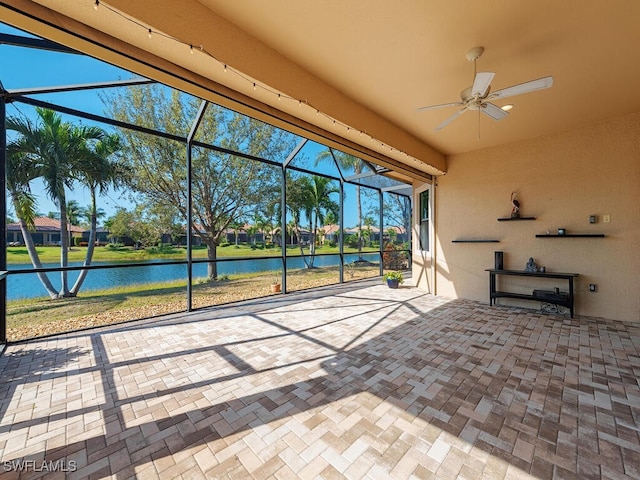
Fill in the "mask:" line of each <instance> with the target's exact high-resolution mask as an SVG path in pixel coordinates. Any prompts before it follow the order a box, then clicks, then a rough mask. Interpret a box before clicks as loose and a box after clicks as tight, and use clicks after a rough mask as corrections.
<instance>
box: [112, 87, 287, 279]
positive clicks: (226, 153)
mask: <svg viewBox="0 0 640 480" xmlns="http://www.w3.org/2000/svg"><path fill="white" fill-rule="evenodd" d="M108 101H109V103H108V108H109V110H110V113H111V115H112V116H113V117H114V118H116V119H118V120H121V121H124V122H127V123H131V124H136V125H143V126H145V127H148V128H153V129H156V130H160V131H164V132H169V133H172V134H175V135H184V132H188V131H189V130H190V128H191V124H192V122H193V121H194V119H195V117H196V112H197V110H198V108H199V106H200V103H201V101H200V100H199V99H196V98H194V97H189V96H186V95H183V94H181V93H179V92H177V91H173V93H172V94H171V95H170V96H167V95H166V94H165V90H163V89H162V87H160V86H157V85H147V86H136V87H130V88H129V89H127V90H126V91H124V92H121V93H119V94H114V95H113V96H112V97H110V98H109V99H108ZM121 136H122V141H123V145H124V148H125V152H126V158H127V161H128V162H129V164H130V165H131V167H132V169H134V170H135V175H134V176H133V179H132V186H133V188H134V189H135V190H136V191H137V192H138V193H139V194H140V195H141V197H142V199H143V201H144V202H146V203H148V204H161V205H166V206H167V208H174V209H175V211H176V213H177V214H178V216H179V218H181V219H183V221H184V219H187V218H188V215H187V213H188V212H187V205H188V202H187V200H188V199H187V182H188V178H187V165H186V156H187V150H186V143H184V142H177V141H173V140H166V139H161V138H159V137H157V136H151V135H148V134H144V133H140V132H138V131H133V130H122V132H121ZM293 139H294V137H293V136H292V135H290V134H288V133H286V132H283V131H281V130H279V129H277V128H275V127H272V126H270V125H267V124H264V123H262V122H258V121H256V120H254V119H251V118H249V117H246V116H244V115H241V114H238V113H235V112H231V111H229V110H227V109H224V108H222V107H219V106H217V105H213V104H210V105H209V106H208V107H207V111H206V113H205V116H204V118H203V120H202V122H201V124H200V126H199V129H198V132H197V135H196V140H197V141H198V142H199V145H201V144H206V145H218V146H220V147H222V148H223V149H224V150H222V151H216V150H213V149H209V148H206V147H203V146H196V147H193V148H192V155H191V159H192V167H191V169H192V178H191V191H192V192H193V197H192V205H193V210H192V215H193V217H192V218H193V220H192V223H191V225H189V228H191V231H192V232H194V234H195V235H198V236H199V237H200V238H201V239H202V242H203V243H204V244H205V245H206V246H207V258H208V260H209V263H208V270H207V275H208V277H209V279H211V280H215V279H216V278H217V265H216V258H217V247H218V245H219V243H220V242H221V239H222V237H223V235H224V234H225V232H226V230H227V229H228V228H229V226H230V224H231V223H232V222H233V221H234V220H236V219H240V218H248V217H249V215H250V214H251V213H252V212H254V211H256V210H260V207H261V205H263V204H264V202H265V201H267V199H268V198H269V195H270V192H272V191H274V190H275V187H276V186H277V184H278V181H279V180H278V175H277V174H278V170H277V169H275V168H273V167H271V166H269V165H268V164H266V163H263V162H260V161H255V160H252V159H250V158H245V157H240V156H237V155H233V154H232V153H230V152H232V151H242V152H245V153H247V154H248V155H250V156H252V157H260V158H267V159H268V158H283V157H284V154H283V152H286V153H288V152H290V151H291V150H292V149H293V147H294V143H293Z"/></svg>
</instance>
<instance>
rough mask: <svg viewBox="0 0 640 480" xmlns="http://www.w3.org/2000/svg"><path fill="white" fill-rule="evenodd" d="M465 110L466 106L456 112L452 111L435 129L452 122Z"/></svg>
mask: <svg viewBox="0 0 640 480" xmlns="http://www.w3.org/2000/svg"><path fill="white" fill-rule="evenodd" d="M466 111H467V107H464V108H463V109H462V110H458V111H457V112H456V113H454V114H453V115H451V116H450V117H449V118H447V119H446V120H445V121H444V122H442V123H441V124H440V125H438V126H437V127H436V130H442V129H443V128H444V127H446V126H447V125H449V124H450V123H451V122H453V121H454V120H455V119H456V118H458V117H459V116H460V115H462V114H463V113H464V112H466Z"/></svg>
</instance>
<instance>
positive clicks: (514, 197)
mask: <svg viewBox="0 0 640 480" xmlns="http://www.w3.org/2000/svg"><path fill="white" fill-rule="evenodd" d="M511 205H513V208H512V209H511V218H520V202H519V201H518V192H511Z"/></svg>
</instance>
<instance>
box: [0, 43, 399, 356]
mask: <svg viewBox="0 0 640 480" xmlns="http://www.w3.org/2000/svg"><path fill="white" fill-rule="evenodd" d="M0 44H6V45H12V46H18V47H27V48H37V49H43V50H50V51H55V52H62V53H70V54H78V55H83V54H82V53H81V52H76V51H73V50H71V49H69V48H67V47H64V46H60V45H58V44H56V43H54V42H50V41H48V40H45V39H38V38H31V37H20V36H17V35H10V34H1V33H0ZM151 84H161V83H160V82H158V81H155V80H150V79H146V78H134V79H129V80H117V81H111V82H109V81H107V82H90V83H85V84H75V85H59V86H45V87H34V88H18V89H9V90H7V89H5V88H4V86H3V85H2V82H1V81H0V93H1V95H2V99H1V101H0V103H1V105H0V116H1V118H2V120H3V121H2V127H1V128H2V130H1V131H0V136H1V137H2V140H1V142H2V144H1V145H0V149H1V152H0V155H1V157H0V163H1V167H0V168H1V169H2V171H1V172H0V173H1V174H2V178H3V179H4V178H5V174H6V128H5V123H4V120H5V118H6V104H8V103H12V102H19V103H24V104H28V105H31V106H34V107H42V108H46V109H50V110H53V111H57V112H60V113H64V114H67V115H71V116H73V117H78V118H84V119H87V120H91V121H95V122H98V123H101V124H106V125H110V126H113V127H117V128H124V129H131V130H135V131H138V132H142V133H147V134H150V135H155V136H159V137H162V138H165V139H169V140H174V141H177V142H182V143H185V144H186V145H187V146H188V148H187V155H188V156H190V154H191V147H192V146H197V147H201V148H206V149H209V150H213V151H217V152H219V153H224V154H229V155H234V156H237V157H240V158H245V159H247V160H254V161H259V162H262V163H266V164H270V165H273V166H277V167H281V168H282V170H283V172H285V171H287V170H295V171H299V172H302V173H306V174H310V175H320V176H323V177H327V178H331V179H333V180H337V181H339V182H340V195H341V198H342V197H343V195H344V190H343V184H344V183H350V184H354V185H358V186H365V187H367V188H371V189H373V190H377V191H378V192H379V194H380V204H381V205H380V206H381V207H382V203H383V197H382V194H383V192H385V191H394V190H397V189H398V188H400V189H404V188H411V186H410V185H407V184H405V183H403V182H400V181H398V180H395V179H389V180H391V181H392V182H393V183H395V184H396V185H395V186H392V187H385V188H379V187H376V186H372V185H366V184H362V183H360V182H359V180H360V179H361V178H364V177H371V176H377V175H383V174H385V173H390V172H392V170H391V169H388V168H386V167H380V166H378V165H375V164H373V163H371V162H369V161H366V160H364V159H362V158H360V157H356V156H354V158H357V159H358V160H360V161H361V162H363V164H364V165H366V167H367V169H368V170H367V172H364V175H363V173H360V174H356V175H345V174H344V172H343V169H342V168H341V166H340V164H339V162H338V161H337V159H336V156H335V151H336V149H335V148H334V147H331V146H328V145H324V147H326V148H327V149H328V150H329V152H330V154H331V155H330V156H331V159H332V162H333V164H334V166H335V167H336V169H337V171H338V172H339V178H338V177H336V176H334V175H330V174H326V173H322V172H316V171H312V170H309V169H305V168H300V167H298V166H294V165H291V162H292V161H293V160H295V158H296V156H297V155H298V154H299V153H300V151H301V150H302V148H303V147H304V145H305V144H307V143H308V142H314V143H317V142H315V141H314V140H310V139H309V138H305V137H301V136H299V135H297V134H295V133H293V132H290V133H291V134H293V135H296V136H298V137H299V138H300V139H301V140H300V141H299V142H298V144H297V145H296V147H294V149H293V150H292V151H291V152H290V153H289V155H288V156H287V158H286V160H285V161H283V162H282V163H281V162H277V161H274V160H271V159H266V158H261V157H256V156H253V155H250V154H247V153H244V152H239V151H235V150H230V149H226V148H224V147H221V146H218V145H213V144H209V143H204V142H200V141H196V140H194V136H195V132H196V131H197V129H198V126H199V123H200V121H201V119H202V116H203V115H204V113H205V111H206V108H207V106H208V105H209V104H213V102H210V101H208V100H203V99H201V106H200V109H199V111H198V113H197V114H196V118H194V119H193V121H192V126H191V129H190V131H189V133H188V134H187V135H186V136H180V135H175V134H172V133H168V132H163V131H160V130H155V129H150V128H147V127H143V126H140V125H135V124H129V123H125V122H121V121H119V120H116V119H112V118H109V117H106V116H102V115H96V114H93V113H89V112H84V111H81V110H78V109H74V108H70V107H66V106H62V105H57V104H55V103H52V102H48V101H43V100H38V99H36V98H32V97H31V95H39V94H46V93H61V92H74V91H80V90H96V89H100V90H102V89H106V88H116V87H127V86H139V85H151ZM167 88H174V87H170V86H167ZM186 94H187V95H191V94H188V93H186ZM222 108H225V109H228V107H224V106H223V107H222ZM236 113H239V114H241V115H246V114H244V113H240V112H236ZM259 121H261V120H259ZM276 128H281V127H276ZM284 131H286V130H284ZM318 145H322V144H320V143H318ZM350 155H351V154H350ZM189 164H190V162H189V161H187V165H188V168H189ZM387 178H388V177H387ZM187 188H188V189H190V188H191V182H188V187H187ZM5 190H6V185H5ZM284 190H285V189H284V184H283V197H282V201H283V202H285V201H286V196H285V193H284ZM399 194H400V195H402V196H406V197H408V195H406V194H403V193H399ZM187 198H188V202H189V206H188V212H189V216H190V214H191V211H192V208H191V204H190V202H191V194H188V195H187ZM409 201H410V197H409ZM0 202H1V204H0V209H1V210H2V211H3V212H4V214H3V215H2V219H0V222H1V223H2V227H3V232H6V211H7V203H6V197H5V196H4V195H3V196H2V199H1V200H0ZM341 205H343V202H341ZM285 217H286V209H282V221H283V222H286V219H285ZM343 217H344V212H343V211H341V212H340V229H341V231H342V230H343V228H344V225H343ZM191 223H192V219H191V218H188V219H187V224H188V225H190V224H191ZM382 224H383V209H382V208H380V226H381V229H382ZM191 237H192V232H191V229H187V242H188V243H187V245H188V246H189V245H190V244H191ZM1 242H2V243H1V244H0V249H1V250H2V253H1V254H0V271H1V272H2V274H1V275H0V278H1V281H0V284H1V287H0V288H1V290H0V297H1V298H0V309H1V315H2V318H1V319H0V343H2V344H5V343H6V341H7V339H6V276H7V272H6V270H7V268H6V267H7V254H6V235H4V234H3V236H2V241H1ZM340 244H341V247H340V256H341V258H342V255H343V248H342V242H340ZM381 248H382V245H380V249H381ZM187 251H188V255H187V262H186V263H187V271H188V273H187V310H189V311H190V310H191V309H192V304H191V283H192V273H191V272H192V263H194V262H197V261H198V260H196V261H194V260H193V259H192V257H191V249H190V248H187ZM380 253H381V252H380ZM320 255H322V254H320ZM331 255H334V254H331ZM282 256H283V265H286V258H288V257H289V258H291V257H293V256H292V255H287V254H286V249H283V254H282ZM296 256H297V255H296ZM200 262H207V260H200ZM171 263H179V264H184V263H185V262H184V261H175V262H173V261H171V262H163V264H171ZM342 264H343V262H342V261H341V262H340V281H341V282H342V281H343V272H342ZM135 265H136V264H131V265H130V266H135ZM96 268H115V266H104V265H101V266H93V265H88V266H82V267H60V268H46V269H31V270H29V273H37V272H38V271H40V270H42V271H47V272H52V271H62V270H68V271H73V270H82V269H96ZM380 270H381V273H382V264H381V265H380ZM13 273H26V271H25V272H22V271H18V270H16V271H13ZM283 281H284V291H285V292H286V276H285V278H284V279H283Z"/></svg>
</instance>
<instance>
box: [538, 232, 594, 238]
mask: <svg viewBox="0 0 640 480" xmlns="http://www.w3.org/2000/svg"><path fill="white" fill-rule="evenodd" d="M565 237H573V238H604V233H565V234H564V235H558V234H557V233H541V234H539V235H536V238H565Z"/></svg>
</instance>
